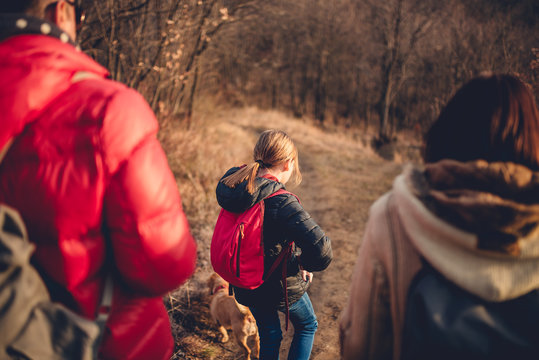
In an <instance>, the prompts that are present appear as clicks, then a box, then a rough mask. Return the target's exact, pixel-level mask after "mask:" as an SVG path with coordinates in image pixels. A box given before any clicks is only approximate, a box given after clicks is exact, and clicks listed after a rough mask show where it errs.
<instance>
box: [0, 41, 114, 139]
mask: <svg viewBox="0 0 539 360" xmlns="http://www.w3.org/2000/svg"><path fill="white" fill-rule="evenodd" d="M80 71H85V72H90V73H93V74H95V75H97V76H102V77H106V76H108V71H107V70H106V69H105V68H104V67H102V66H101V65H99V64H97V63H96V62H95V61H94V60H92V59H91V58H90V57H88V56H87V55H85V54H84V53H82V52H81V51H80V50H77V49H76V48H75V47H74V46H73V45H71V44H69V43H63V42H61V41H60V40H59V39H56V38H54V37H51V36H46V35H34V34H32V35H18V36H14V37H10V38H8V39H6V40H4V41H2V42H0V109H2V113H1V120H0V122H1V124H2V126H1V129H2V130H1V131H0V148H1V147H3V146H4V145H5V143H6V142H7V141H8V140H9V139H10V138H12V137H13V136H16V135H17V134H18V133H19V132H21V131H22V129H23V128H24V127H25V126H26V124H28V123H29V122H32V121H33V120H35V119H36V118H37V117H38V116H39V114H40V113H41V112H42V111H46V107H47V105H48V104H49V103H50V102H51V101H52V100H53V99H54V98H56V97H57V96H59V95H62V96H66V97H67V96H69V92H66V90H67V89H68V88H69V86H70V85H71V79H72V77H73V75H74V74H75V73H77V72H80ZM64 92H65V94H62V93H64Z"/></svg>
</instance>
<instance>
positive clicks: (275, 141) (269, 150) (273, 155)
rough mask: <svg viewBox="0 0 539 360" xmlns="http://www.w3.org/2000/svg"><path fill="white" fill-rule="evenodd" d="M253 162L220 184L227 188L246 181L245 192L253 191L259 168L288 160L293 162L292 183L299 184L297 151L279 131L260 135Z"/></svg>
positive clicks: (268, 131)
mask: <svg viewBox="0 0 539 360" xmlns="http://www.w3.org/2000/svg"><path fill="white" fill-rule="evenodd" d="M253 158H254V160H255V161H254V162H253V163H251V164H249V165H246V166H244V167H242V168H240V169H239V170H238V171H236V172H235V173H233V174H231V175H229V176H227V177H226V178H224V179H222V180H221V182H222V183H223V184H225V185H226V186H228V187H231V188H233V187H236V185H238V184H239V183H242V182H244V181H245V180H247V191H248V192H249V193H250V194H252V193H253V192H254V191H255V179H256V176H257V174H258V170H259V169H260V168H267V169H269V168H272V167H273V166H276V165H279V164H282V163H284V162H286V161H289V160H294V182H295V183H296V185H297V184H299V183H300V182H301V172H300V170H299V162H298V150H297V149H296V146H295V145H294V142H293V141H292V139H291V138H290V137H289V136H288V135H287V134H286V133H285V132H284V131H281V130H266V131H264V132H262V134H260V137H259V138H258V141H257V143H256V145H255V149H254V152H253Z"/></svg>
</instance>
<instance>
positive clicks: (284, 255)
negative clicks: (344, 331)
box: [264, 188, 299, 331]
mask: <svg viewBox="0 0 539 360" xmlns="http://www.w3.org/2000/svg"><path fill="white" fill-rule="evenodd" d="M281 194H291V195H293V196H294V197H295V198H296V199H298V201H299V198H298V197H297V196H296V195H295V194H293V193H291V192H290V191H287V190H285V189H283V188H281V189H279V190H277V191H276V192H274V193H273V194H271V195H268V196H266V198H265V199H268V198H270V197H273V196H276V195H281ZM293 247H294V242H293V241H291V242H290V243H289V244H288V245H287V247H286V249H283V250H282V251H281V253H280V254H279V256H278V257H277V259H275V261H274V262H273V264H272V265H271V268H270V270H269V271H268V273H267V274H266V276H265V277H264V280H266V279H268V278H269V277H270V275H271V274H272V273H273V272H274V271H275V269H277V266H279V264H280V263H281V262H282V263H283V267H282V274H281V281H282V283H283V291H284V294H283V295H284V303H285V307H286V312H285V318H286V320H285V331H288V323H289V320H290V312H289V303H288V286H287V281H286V275H287V270H288V267H287V265H288V259H290V256H291V255H292V248H293Z"/></svg>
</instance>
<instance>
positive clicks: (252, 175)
mask: <svg viewBox="0 0 539 360" xmlns="http://www.w3.org/2000/svg"><path fill="white" fill-rule="evenodd" d="M259 168H260V164H259V163H258V162H254V163H251V164H249V165H246V166H244V167H242V168H240V169H239V170H238V171H236V172H235V173H233V174H230V175H228V176H227V177H226V178H224V179H223V180H221V182H222V183H223V184H225V185H226V186H228V187H231V188H233V187H236V185H238V184H239V183H242V182H244V181H245V180H247V191H248V192H249V194H252V193H253V192H254V191H255V179H256V174H257V173H258V169H259Z"/></svg>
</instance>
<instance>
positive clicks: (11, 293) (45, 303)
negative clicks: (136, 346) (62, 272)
mask: <svg viewBox="0 0 539 360" xmlns="http://www.w3.org/2000/svg"><path fill="white" fill-rule="evenodd" d="M33 250H34V246H33V245H32V244H31V243H30V242H29V241H28V239H27V235H26V228H25V227H24V224H23V221H22V219H21V217H20V215H19V214H18V213H17V211H15V210H14V209H12V208H10V207H8V206H6V205H3V204H0V359H36V360H37V359H39V360H42V359H44V360H48V359H51V360H52V359H84V360H90V359H93V358H95V354H96V351H95V348H94V347H95V346H96V345H97V342H96V341H97V338H98V335H99V333H100V330H99V327H98V325H97V324H96V323H95V322H93V321H90V320H87V319H85V318H82V317H80V316H78V315H77V314H75V313H74V312H72V311H70V310H69V309H67V308H66V307H64V306H63V305H61V304H58V303H53V302H52V301H51V300H50V297H49V293H48V291H47V288H46V287H45V284H44V283H43V280H42V279H41V277H40V275H39V274H38V272H37V271H36V269H35V268H34V267H33V266H32V265H31V264H30V256H31V254H32V252H33Z"/></svg>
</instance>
